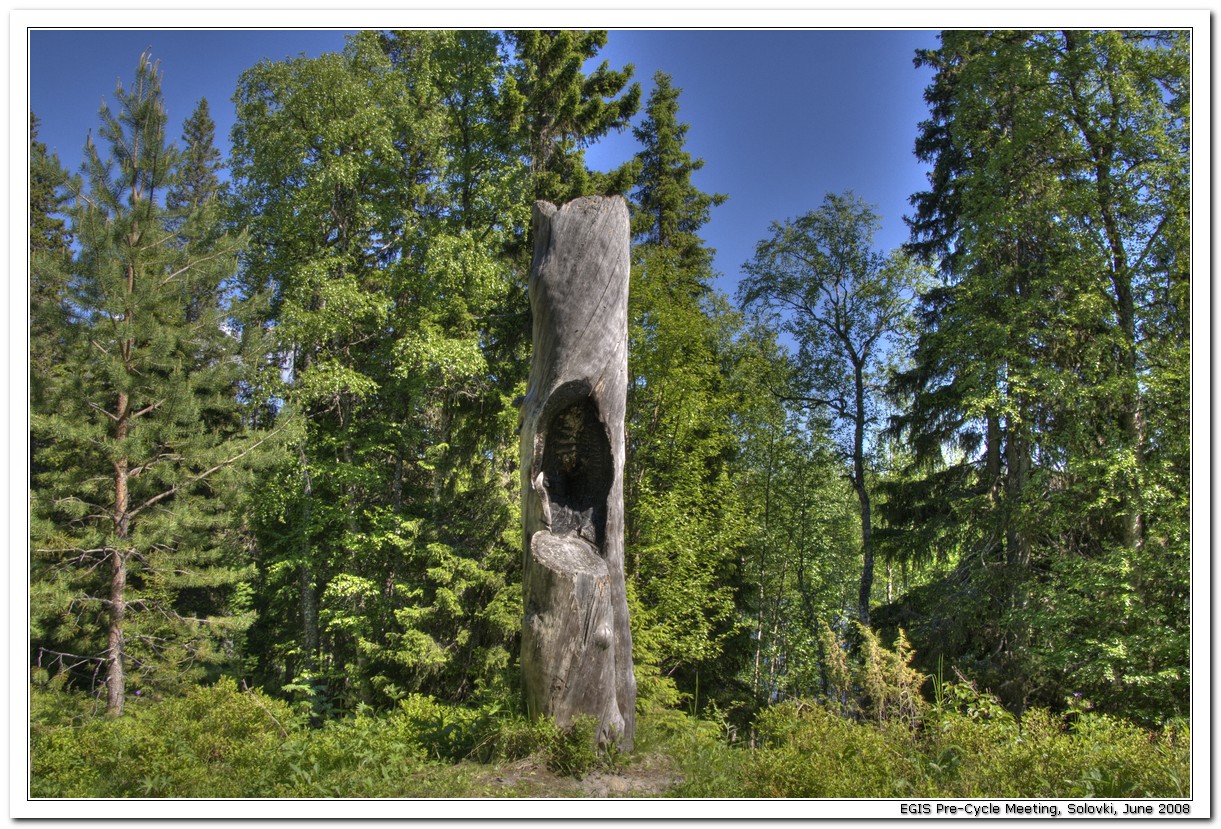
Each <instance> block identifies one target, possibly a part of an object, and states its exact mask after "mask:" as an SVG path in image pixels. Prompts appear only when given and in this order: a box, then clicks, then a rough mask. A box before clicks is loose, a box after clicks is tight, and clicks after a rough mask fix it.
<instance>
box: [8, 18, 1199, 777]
mask: <svg viewBox="0 0 1221 829" xmlns="http://www.w3.org/2000/svg"><path fill="white" fill-rule="evenodd" d="M613 36H614V33H613V32H605V31H535V30H530V31H506V32H493V31H479V30H464V31H443V30H427V31H363V32H359V33H356V34H353V35H351V36H350V37H349V38H348V40H347V43H346V46H345V48H344V49H343V51H342V52H341V53H332V54H324V55H321V56H319V57H312V58H311V57H304V56H302V57H299V58H294V59H289V60H284V61H279V62H272V61H264V62H262V63H259V64H258V65H255V66H253V67H251V68H249V69H248V70H247V71H246V72H245V73H244V74H243V75H242V76H241V78H240V81H239V83H238V86H237V89H236V90H235V91H234V95H233V102H234V105H235V107H236V113H237V121H236V125H235V127H234V129H233V132H232V136H231V141H232V152H231V155H230V157H228V158H224V157H222V154H221V152H220V151H219V150H218V149H217V148H216V146H215V124H214V122H213V120H212V117H211V114H210V111H209V105H208V102H207V101H206V100H200V101H199V103H198V106H197V108H196V109H195V111H194V113H193V114H192V115H191V117H190V118H189V119H188V120H186V121H185V123H184V125H183V127H182V132H181V135H180V136H177V135H173V134H171V133H172V127H171V125H170V123H169V122H168V118H167V116H166V112H165V107H164V99H163V94H162V83H163V82H164V83H166V84H172V83H174V81H175V79H174V78H172V77H168V78H164V79H163V77H162V73H161V70H160V68H159V65H158V64H157V62H156V61H155V59H154V56H151V55H148V54H146V55H143V56H136V55H133V56H132V64H133V67H134V72H133V75H132V77H131V78H130V79H128V81H127V82H126V83H125V84H124V85H123V86H122V87H121V88H120V90H119V91H118V92H117V93H116V94H115V95H114V96H113V97H112V98H111V99H110V100H108V102H107V103H106V104H105V105H104V106H103V109H102V111H101V113H100V115H99V119H98V122H97V123H96V126H95V128H94V129H93V130H91V131H90V133H89V136H88V138H87V139H86V137H85V136H82V139H85V140H87V142H88V143H87V145H86V153H85V155H86V161H85V164H84V165H83V167H82V169H81V170H79V171H77V172H71V171H68V170H65V169H64V168H63V167H62V166H61V164H60V162H59V160H58V158H57V157H56V156H55V155H54V154H52V153H51V152H50V151H49V150H48V148H47V147H46V146H45V145H44V144H43V143H41V142H40V141H39V138H38V119H37V113H30V132H29V136H30V143H29V151H30V205H29V211H30V212H29V218H30V226H29V230H30V250H29V292H30V293H29V299H30V304H29V387H28V390H29V400H28V404H29V426H30V443H29V448H30V454H29V547H28V561H29V656H28V658H29V694H30V697H29V707H30V724H29V727H30V745H31V749H30V751H31V771H30V786H31V789H30V791H31V793H32V796H33V797H123V796H177V797H327V796H352V797H413V796H420V797H425V796H445V797H467V796H489V795H493V796H502V795H503V796H514V795H516V796H527V797H537V796H545V795H546V796H550V795H554V794H556V793H557V792H559V793H561V795H562V796H610V795H613V794H623V793H626V794H635V795H639V796H680V797H682V796H686V797H738V796H741V797H759V796H763V797H771V796H779V797H785V796H788V797H906V796H915V797H918V796H947V797H949V796H961V797H967V796H980V795H988V796H998V797H999V796H1009V797H1022V796H1133V797H1145V796H1159V797H1186V796H1189V795H1190V779H1191V768H1190V719H1189V715H1190V703H1191V690H1192V686H1191V652H1190V645H1191V637H1192V621H1193V620H1192V617H1191V585H1192V579H1191V577H1192V572H1191V523H1190V517H1191V515H1190V507H1191V500H1190V496H1191V474H1192V470H1191V448H1192V447H1191V433H1190V425H1191V401H1192V396H1191V392H1192V375H1191V333H1192V332H1191V325H1190V322H1191V318H1190V312H1191V307H1190V300H1191V284H1190V283H1191V276H1190V275H1191V221H1192V216H1191V184H1192V179H1191V175H1192V170H1191V164H1190V159H1191V156H1190V151H1191V140H1190V138H1191V136H1190V131H1191V75H1190V63H1191V42H1190V32H1189V31H1185V30H1184V31H1127V30H1125V31H1087V30H1068V31H975V30H953V31H945V32H943V33H942V34H941V35H940V38H939V45H938V47H937V48H935V49H929V50H922V51H919V52H918V53H916V54H914V55H912V59H913V62H914V65H915V66H917V67H923V68H925V69H928V70H930V71H931V77H932V81H931V82H930V84H929V86H928V87H927V89H926V91H925V101H926V103H927V106H928V117H927V120H925V121H923V122H922V123H921V124H920V125H919V133H918V139H917V141H916V144H915V146H914V147H913V148H912V151H913V153H914V159H917V160H919V161H920V162H923V163H925V164H927V165H928V167H929V170H930V172H929V175H928V179H927V189H926V190H924V191H921V192H917V193H913V194H912V196H911V214H910V215H909V216H907V217H906V221H907V225H908V228H909V240H908V241H907V243H905V244H903V245H902V246H901V247H899V248H897V249H894V250H882V249H878V248H877V247H876V246H875V243H874V236H875V234H876V233H877V231H878V228H879V223H880V219H879V217H878V215H877V213H876V208H875V207H874V206H872V205H870V204H868V203H866V202H865V201H863V200H862V199H860V198H859V197H857V196H856V195H854V194H853V193H852V192H843V193H826V194H816V195H814V196H813V197H812V202H811V204H810V205H809V209H808V211H807V212H805V213H804V214H802V215H798V216H793V217H789V218H785V219H780V220H778V221H776V222H774V223H773V224H772V226H771V228H770V231H769V233H768V235H767V236H766V237H765V238H761V239H760V240H759V241H758V244H757V247H756V249H755V253H754V256H753V258H752V259H751V260H750V261H748V262H745V263H743V264H742V278H741V280H740V282H739V283H738V286H737V290H736V292H735V293H734V295H726V294H724V293H722V292H720V291H718V290H717V289H716V288H715V287H714V285H713V283H714V280H715V278H716V277H717V273H716V271H715V269H714V267H713V254H712V251H711V250H710V249H709V247H708V246H707V245H706V243H705V241H704V240H703V238H702V237H701V229H702V228H703V227H704V226H705V225H706V224H707V222H708V221H709V218H710V216H712V215H713V212H714V211H715V210H716V209H717V207H718V206H719V205H721V204H722V203H724V201H725V200H726V198H728V197H730V196H732V195H733V194H722V193H708V192H703V191H701V190H700V189H698V188H697V187H696V186H695V184H694V183H693V181H692V175H693V173H696V172H697V171H699V170H700V169H701V168H702V167H703V161H702V160H701V159H699V158H694V157H692V155H691V153H690V152H689V151H688V149H687V143H686V142H687V135H688V132H689V130H692V129H694V130H697V131H700V130H713V129H716V128H717V127H716V125H714V124H687V123H685V122H684V121H683V120H682V115H681V109H680V104H681V93H682V90H681V89H680V88H678V87H677V86H675V85H674V82H673V79H672V77H671V76H669V75H667V74H665V73H664V72H659V73H658V74H657V75H656V76H655V77H654V78H653V79H652V81H653V84H652V88H651V92H650V94H649V95H648V96H647V97H645V96H644V95H642V90H641V86H640V83H639V81H638V80H636V79H634V73H633V68H632V67H631V66H625V67H620V68H615V67H612V66H610V65H608V63H607V62H605V61H602V62H601V63H599V59H598V54H599V51H600V50H601V49H602V48H603V47H605V45H606V44H607V42H608V38H610V37H613ZM629 130H630V133H631V134H632V135H633V136H634V138H635V141H636V143H637V146H638V150H637V152H636V154H635V157H634V158H633V159H631V160H630V161H629V162H627V163H626V164H624V165H623V166H621V167H619V168H617V169H614V170H611V171H609V172H606V171H597V170H594V169H591V168H590V167H589V166H588V165H587V164H586V158H585V151H586V150H587V149H588V148H589V147H591V146H593V145H594V144H595V143H596V142H598V141H599V140H600V139H602V138H603V137H605V136H607V135H608V134H609V133H611V132H612V131H629ZM591 194H601V195H620V196H623V197H624V198H625V199H626V200H627V203H628V206H629V209H630V215H631V281H630V291H629V300H628V302H629V320H628V325H629V344H628V355H629V356H628V359H629V378H628V392H627V414H626V427H625V432H626V434H625V437H626V451H627V460H626V468H625V471H624V480H623V488H624V501H625V510H626V515H625V538H624V550H625V567H626V579H627V594H628V604H629V608H630V618H631V633H632V643H633V654H632V655H633V660H634V664H635V673H636V681H637V688H638V699H637V710H638V712H639V715H640V720H639V722H640V732H639V738H638V741H637V743H638V744H637V747H636V750H635V751H634V752H633V753H632V755H630V756H617V755H615V753H614V752H613V751H611V752H607V751H595V750H594V749H593V748H592V747H591V746H590V745H589V743H590V741H589V739H588V736H589V735H588V733H587V732H583V731H582V728H581V727H574V728H572V729H569V730H562V729H558V728H556V727H555V726H554V725H553V724H549V723H547V722H545V721H543V722H538V721H533V720H531V719H530V718H528V717H527V716H526V715H525V709H524V706H523V703H522V700H521V677H520V672H519V664H518V663H519V653H518V651H519V647H520V639H521V630H522V616H523V606H522V538H521V526H522V525H521V515H520V509H519V501H520V491H521V476H520V471H519V463H520V454H519V437H518V425H519V424H518V418H519V412H518V405H519V402H520V398H521V397H522V395H524V393H525V388H526V377H527V373H528V371H529V366H530V352H531V333H530V332H531V311H530V306H529V302H528V299H527V278H528V275H529V272H530V265H531V240H530V239H529V228H530V211H531V208H532V205H533V204H534V202H535V201H536V200H546V201H550V202H552V203H555V204H562V203H565V202H568V201H570V200H572V199H575V198H577V197H581V196H585V195H591ZM766 218H767V219H768V220H771V219H773V218H776V217H766ZM137 757H139V758H142V759H141V760H140V761H139V762H137V761H136V759H135V758H137ZM531 758H532V759H531ZM488 769H494V770H495V773H494V774H493V773H492V772H489V771H488ZM506 769H509V770H510V771H506ZM523 770H526V771H523ZM625 779H626V780H628V781H629V783H628V784H624V785H628V789H627V790H626V792H625V791H622V790H620V789H616V788H614V786H611V784H610V783H607V782H606V781H608V780H619V781H622V780H625ZM598 780H601V781H602V786H603V788H602V789H598V788H597V787H596V786H595V787H594V788H592V789H591V788H590V781H598ZM490 781H495V782H490ZM506 781H507V782H506ZM630 781H635V782H630ZM641 781H646V782H641ZM658 781H660V782H658ZM615 785H620V784H615ZM607 786H610V788H607ZM582 787H584V788H582ZM565 792H567V793H568V794H567V795H564V794H563V793H565ZM608 792H609V794H608ZM574 793H575V794H574Z"/></svg>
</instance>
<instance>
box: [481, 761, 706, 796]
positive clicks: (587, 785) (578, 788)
mask: <svg viewBox="0 0 1221 829" xmlns="http://www.w3.org/2000/svg"><path fill="white" fill-rule="evenodd" d="M480 782H481V783H482V786H481V788H483V789H484V791H485V792H486V796H488V797H589V798H611V797H664V796H665V794H666V792H668V791H669V790H670V789H673V788H674V787H675V786H677V785H679V784H680V783H682V775H680V774H679V773H678V772H677V771H675V770H674V768H673V767H672V765H671V763H670V759H669V758H668V757H665V756H662V755H650V756H647V757H636V758H633V760H632V762H631V763H630V764H628V765H626V766H624V767H622V768H619V769H615V770H614V771H607V770H598V771H591V772H589V773H588V774H585V775H583V776H581V777H580V778H575V777H562V776H560V775H558V774H556V773H555V772H553V771H551V770H550V769H548V768H547V766H546V765H545V764H543V763H541V762H539V761H538V760H536V759H534V758H527V759H525V760H518V761H517V762H515V763H509V764H507V765H504V766H500V767H499V768H497V769H496V770H495V771H494V772H490V773H489V774H487V775H486V776H485V777H483V779H482V780H481V781H480Z"/></svg>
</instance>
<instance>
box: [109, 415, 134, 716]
mask: <svg viewBox="0 0 1221 829" xmlns="http://www.w3.org/2000/svg"><path fill="white" fill-rule="evenodd" d="M128 405H129V404H128V397H127V392H123V391H121V392H119V402H118V407H117V420H116V426H115V441H116V442H117V443H119V444H120V445H121V444H122V442H123V441H125V440H126V439H127V433H128V425H129V421H128ZM129 474H130V473H129V469H128V461H127V458H126V456H121V457H120V458H119V459H118V460H117V461H115V465H114V514H113V521H114V549H113V550H112V551H111V574H110V629H109V631H108V635H107V647H106V713H107V714H108V715H110V716H112V717H118V716H120V715H122V713H123V702H124V699H125V698H126V695H127V676H126V674H125V673H124V666H123V656H124V642H123V626H124V624H125V621H126V618H127V557H128V550H127V535H128V530H129V523H130V522H129V516H128V514H127V512H128V508H129V506H130V495H129V493H128V489H127V483H128V477H129Z"/></svg>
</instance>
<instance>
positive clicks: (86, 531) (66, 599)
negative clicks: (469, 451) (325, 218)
mask: <svg viewBox="0 0 1221 829" xmlns="http://www.w3.org/2000/svg"><path fill="white" fill-rule="evenodd" d="M115 98H116V101H117V103H118V111H117V113H112V111H111V110H110V108H109V107H108V106H103V108H102V111H101V119H102V125H101V129H100V131H99V132H100V135H101V137H102V138H103V140H105V141H106V142H107V144H108V145H109V147H108V149H109V155H108V156H104V155H103V153H102V151H101V150H100V149H99V148H98V147H97V146H96V145H95V144H94V143H93V141H92V140H90V141H89V142H88V143H87V145H86V162H85V169H84V172H85V176H86V180H87V182H88V185H87V186H85V184H84V183H83V182H81V180H79V179H76V180H74V182H73V185H72V190H73V195H74V198H75V204H74V205H73V207H72V208H71V211H70V215H71V222H72V223H71V227H72V231H73V233H74V236H75V238H76V240H77V243H78V245H79V252H78V253H77V254H76V255H75V256H74V257H73V260H72V263H71V280H70V283H69V284H70V296H69V298H68V305H69V307H70V308H71V309H72V311H73V314H72V317H71V318H70V319H69V320H67V322H66V325H67V329H68V333H67V337H66V340H67V342H68V343H69V348H68V350H67V351H66V352H65V355H64V359H65V362H66V364H67V371H66V372H65V373H64V375H63V376H62V377H61V378H57V380H56V382H55V383H54V384H53V387H52V388H50V389H48V392H47V395H46V400H45V405H42V406H40V407H39V408H38V409H36V410H35V411H34V412H33V413H32V415H33V418H32V432H33V434H34V435H35V436H36V437H37V438H38V441H39V443H40V446H39V449H38V451H39V458H38V461H39V469H40V472H39V474H38V476H37V477H36V478H35V480H34V482H33V492H32V495H33V498H32V502H33V503H32V509H31V512H32V542H33V547H34V556H35V566H34V574H33V577H34V582H33V583H32V585H31V591H32V600H33V605H34V616H35V620H36V621H35V631H36V636H35V642H34V647H35V648H36V649H37V651H38V652H39V657H38V658H39V659H40V661H42V660H51V659H54V660H56V661H58V662H59V664H61V665H64V666H65V667H67V666H69V665H70V664H76V665H77V666H79V667H84V666H86V665H93V666H94V668H95V670H94V676H96V675H97V674H98V673H102V674H104V675H105V688H106V692H107V711H108V712H109V713H110V714H113V715H118V714H121V713H122V712H123V707H124V701H125V698H126V695H127V690H128V687H129V684H130V683H131V682H133V681H134V682H136V683H138V684H139V685H140V686H143V687H151V688H169V687H174V686H175V685H176V684H179V683H181V682H184V681H191V680H192V679H194V678H196V677H198V675H199V674H200V672H201V671H203V670H204V669H206V668H207V667H208V666H216V665H224V664H226V663H229V664H232V663H233V662H234V661H235V660H236V659H238V658H239V656H240V649H239V641H240V635H241V632H242V630H243V629H244V628H245V626H246V625H247V624H248V623H249V618H248V616H247V615H246V612H245V609H244V607H243V606H242V600H241V591H240V585H241V583H242V581H243V580H244V578H245V575H246V571H245V561H244V543H243V539H242V538H241V536H240V533H239V531H238V526H237V525H236V523H235V520H234V519H235V518H236V513H237V510H236V509H233V508H232V504H231V502H230V500H229V498H228V495H229V494H230V493H233V492H235V491H239V490H240V488H241V483H240V480H241V468H240V465H239V464H238V461H239V460H241V459H243V458H246V457H248V456H250V454H251V453H252V452H254V450H255V448H256V447H257V446H258V445H259V444H260V443H261V442H262V441H263V440H264V439H265V438H263V437H255V436H251V435H248V434H246V433H245V431H244V430H243V429H242V427H241V423H240V417H238V416H237V415H236V413H235V412H236V410H237V408H238V400H237V392H238V389H237V378H236V375H235V367H236V366H237V365H239V364H240V362H241V361H242V357H241V355H240V353H239V350H238V343H237V341H236V340H235V339H234V338H231V337H227V336H218V335H217V332H218V331H220V330H221V329H222V326H223V325H224V321H225V317H226V309H225V306H224V303H223V300H222V296H221V293H220V291H219V290H218V286H219V285H220V283H221V281H222V280H223V279H224V278H225V277H226V275H228V274H231V273H232V272H233V269H234V268H235V265H236V255H237V251H238V247H239V245H240V239H236V238H231V237H227V236H223V235H220V234H216V233H214V232H212V231H211V230H210V229H207V228H203V227H201V226H200V225H199V222H198V220H197V217H196V216H195V215H193V214H191V213H188V214H186V215H185V216H184V225H183V226H184V227H192V228H197V229H198V230H199V231H200V237H202V238H208V239H210V240H212V241H211V242H210V243H209V244H208V245H206V246H202V245H198V244H193V243H185V244H184V243H183V242H181V241H180V239H179V236H178V235H176V234H174V233H172V232H170V230H169V224H170V214H169V213H167V211H166V210H165V209H164V208H163V206H162V205H163V202H164V199H165V196H166V194H167V193H168V192H169V191H170V190H172V188H173V187H174V185H175V183H176V181H177V180H178V179H177V171H178V166H179V162H180V154H179V153H178V151H177V150H176V149H175V147H174V146H173V145H172V144H169V143H168V142H167V139H166V134H165V127H166V115H165V110H164V106H163V101H162V94H161V75H160V72H159V70H158V68H157V65H156V64H155V63H153V62H152V61H151V59H150V58H149V56H148V55H147V54H146V55H143V56H142V57H141V59H140V62H139V65H138V67H137V70H136V76H135V82H134V84H133V85H132V86H131V87H130V88H128V89H124V88H123V87H122V85H120V86H119V88H118V89H117V90H116V92H115ZM201 286H208V289H209V290H208V291H204V290H202V288H201ZM204 296H207V297H209V300H210V301H209V302H207V303H203V302H201V301H200V300H201V299H202V298H203V297H204ZM192 307H193V308H194V311H193V312H192V311H190V310H189V309H191V308H192ZM78 674H79V671H78Z"/></svg>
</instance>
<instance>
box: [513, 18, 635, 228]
mask: <svg viewBox="0 0 1221 829" xmlns="http://www.w3.org/2000/svg"><path fill="white" fill-rule="evenodd" d="M508 38H509V42H510V43H511V44H512V45H513V47H514V51H515V57H516V65H515V67H514V72H513V79H514V84H513V86H512V87H510V88H509V89H508V90H507V94H508V95H511V96H513V97H515V98H517V99H519V101H520V115H519V117H518V119H517V120H518V134H519V136H520V141H521V146H522V152H523V154H524V155H525V157H526V158H527V159H528V160H529V165H530V175H531V179H532V180H533V191H534V192H533V197H534V198H535V199H545V200H548V201H552V202H555V203H557V204H562V203H563V202H566V201H570V200H572V199H575V198H578V197H580V196H588V195H593V194H601V195H613V194H622V193H626V192H627V191H628V189H630V187H631V185H632V180H633V178H634V176H635V172H636V170H635V165H634V164H633V163H631V162H629V163H627V164H625V165H623V166H621V167H620V168H618V169H617V170H614V171H612V172H611V173H608V174H601V173H594V172H591V171H590V170H588V169H587V168H586V166H585V148H586V147H587V146H589V145H590V144H591V143H593V142H594V141H596V140H597V139H599V138H601V137H602V136H604V135H606V134H607V133H608V132H610V131H611V130H612V129H614V130H622V129H625V128H626V127H627V126H628V124H629V122H630V120H631V118H632V116H633V115H635V114H636V110H637V108H638V107H639V106H640V85H639V84H635V83H633V84H630V85H629V83H628V82H629V81H630V80H631V77H632V72H633V71H634V67H633V66H631V65H630V64H629V65H628V66H625V67H624V68H623V69H621V70H617V71H616V70H612V69H611V68H610V66H609V64H608V63H607V62H606V61H603V62H602V63H601V64H600V65H599V66H598V68H597V69H595V70H594V71H593V72H592V73H590V74H588V75H586V74H585V73H584V71H583V70H582V67H583V66H584V64H585V62H586V61H587V60H589V59H591V58H593V57H594V56H596V55H597V54H598V50H599V49H601V48H602V47H603V46H605V45H606V40H607V34H606V32H604V31H584V32H583V31H551V30H547V31H544V30H524V31H523V30H518V31H511V32H509V33H508Z"/></svg>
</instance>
